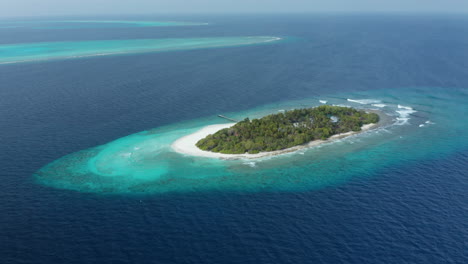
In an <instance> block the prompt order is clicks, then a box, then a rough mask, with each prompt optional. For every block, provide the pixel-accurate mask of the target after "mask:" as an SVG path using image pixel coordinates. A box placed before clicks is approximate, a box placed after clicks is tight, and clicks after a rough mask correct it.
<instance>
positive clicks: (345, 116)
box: [196, 105, 379, 154]
mask: <svg viewBox="0 0 468 264" xmlns="http://www.w3.org/2000/svg"><path fill="white" fill-rule="evenodd" d="M378 121H379V116H378V115H377V114H375V113H367V112H365V111H363V110H357V109H354V108H350V107H341V106H330V105H322V106H319V107H314V108H304V109H295V110H291V111H285V112H284V113H278V114H272V115H268V116H264V117H262V118H259V119H252V120H250V119H249V118H246V119H244V120H243V121H240V122H238V123H236V124H235V125H234V126H232V127H230V128H225V129H222V130H220V131H218V132H216V133H215V134H212V135H208V136H207V137H205V138H203V139H201V140H200V141H198V142H197V144H196V145H197V147H199V148H200V149H202V150H207V151H212V152H219V153H225V154H243V153H250V154H255V153H259V152H265V151H275V150H281V149H286V148H290V147H294V146H298V145H302V144H305V143H307V142H310V141H312V140H316V139H327V138H329V137H330V136H332V135H335V134H340V133H345V132H349V131H360V130H361V127H362V126H363V125H365V124H370V123H377V122H378Z"/></svg>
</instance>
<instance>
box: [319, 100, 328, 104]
mask: <svg viewBox="0 0 468 264" xmlns="http://www.w3.org/2000/svg"><path fill="white" fill-rule="evenodd" d="M319 102H320V103H321V104H326V103H327V101H325V100H319Z"/></svg>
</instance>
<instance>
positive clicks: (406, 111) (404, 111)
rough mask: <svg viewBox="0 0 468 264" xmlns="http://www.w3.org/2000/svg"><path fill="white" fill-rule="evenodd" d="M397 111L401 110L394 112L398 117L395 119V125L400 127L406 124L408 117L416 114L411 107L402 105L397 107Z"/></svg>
mask: <svg viewBox="0 0 468 264" xmlns="http://www.w3.org/2000/svg"><path fill="white" fill-rule="evenodd" d="M398 109H401V110H397V111H396V112H397V113H398V117H397V122H396V123H395V124H396V125H400V126H401V125H404V124H407V123H408V120H409V119H410V117H409V116H410V115H411V114H413V113H416V112H417V111H416V110H414V109H413V108H412V107H410V106H404V105H398Z"/></svg>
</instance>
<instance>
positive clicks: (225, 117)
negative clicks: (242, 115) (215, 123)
mask: <svg viewBox="0 0 468 264" xmlns="http://www.w3.org/2000/svg"><path fill="white" fill-rule="evenodd" d="M218 117H221V118H224V119H227V120H229V121H232V122H236V123H237V122H239V121H237V120H235V119H232V118H229V117H227V116H223V115H218Z"/></svg>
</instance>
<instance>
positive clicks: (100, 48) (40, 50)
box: [0, 36, 279, 64]
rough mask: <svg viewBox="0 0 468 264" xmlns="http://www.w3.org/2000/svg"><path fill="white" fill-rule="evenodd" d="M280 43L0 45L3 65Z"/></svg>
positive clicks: (240, 39)
mask: <svg viewBox="0 0 468 264" xmlns="http://www.w3.org/2000/svg"><path fill="white" fill-rule="evenodd" d="M278 40H279V39H278V38H276V37H262V36H257V37H224V38H223V37H221V38H183V39H133V40H102V41H77V42H42V43H27V44H10V45H0V64H3V63H19V62H30V61H41V60H53V59H70V58H80V57H92V56H105V55H118V54H129V53H145V52H164V51H174V50H193V49H206V48H222V47H233V46H245V45H254V44H268V43H273V42H275V41H278Z"/></svg>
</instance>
